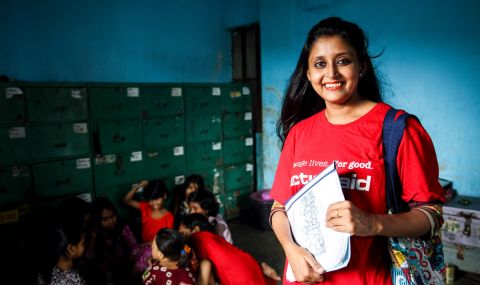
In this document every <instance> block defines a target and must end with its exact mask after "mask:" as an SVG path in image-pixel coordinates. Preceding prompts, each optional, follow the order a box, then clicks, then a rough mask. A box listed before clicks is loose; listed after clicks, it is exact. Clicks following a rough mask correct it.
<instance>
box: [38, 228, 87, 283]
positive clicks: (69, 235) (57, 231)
mask: <svg viewBox="0 0 480 285" xmlns="http://www.w3.org/2000/svg"><path fill="white" fill-rule="evenodd" d="M84 234H85V228H84V227H83V225H82V224H79V223H71V224H63V225H56V226H54V227H53V228H52V229H51V230H50V231H49V235H48V240H47V244H46V247H45V248H44V250H45V252H44V254H45V255H44V256H46V257H47V258H46V260H45V262H42V263H41V267H42V268H41V271H40V276H39V278H40V279H42V280H43V281H44V282H45V284H50V282H51V281H52V270H53V268H54V267H55V266H56V265H57V262H58V260H59V259H60V257H62V256H67V251H68V245H75V244H78V243H79V242H80V241H81V240H82V236H83V235H84Z"/></svg>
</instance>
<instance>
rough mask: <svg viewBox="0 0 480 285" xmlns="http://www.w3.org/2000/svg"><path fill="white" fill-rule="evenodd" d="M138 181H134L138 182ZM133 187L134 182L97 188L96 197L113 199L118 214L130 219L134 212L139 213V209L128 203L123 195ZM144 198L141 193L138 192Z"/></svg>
mask: <svg viewBox="0 0 480 285" xmlns="http://www.w3.org/2000/svg"><path fill="white" fill-rule="evenodd" d="M137 182H138V181H136V182H134V183H137ZM131 189H132V184H131V183H130V184H122V185H115V186H110V187H102V188H96V189H95V197H104V198H107V199H109V200H110V201H112V203H113V204H114V205H115V207H116V208H117V211H118V214H119V215H120V217H121V218H123V219H125V220H128V219H131V217H132V214H138V210H136V209H133V208H132V207H130V206H128V205H126V204H125V203H124V202H123V197H125V195H126V194H127V193H128V191H130V190H131ZM137 195H138V197H140V198H142V195H141V193H139V194H137ZM136 197H137V196H136Z"/></svg>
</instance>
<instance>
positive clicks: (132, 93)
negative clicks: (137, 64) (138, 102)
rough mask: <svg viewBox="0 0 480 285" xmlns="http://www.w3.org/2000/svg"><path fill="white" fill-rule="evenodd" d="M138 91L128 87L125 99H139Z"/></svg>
mask: <svg viewBox="0 0 480 285" xmlns="http://www.w3.org/2000/svg"><path fill="white" fill-rule="evenodd" d="M139 96H140V91H139V90H138V87H129V88H127V97H139Z"/></svg>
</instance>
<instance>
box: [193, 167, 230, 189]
mask: <svg viewBox="0 0 480 285" xmlns="http://www.w3.org/2000/svg"><path fill="white" fill-rule="evenodd" d="M192 174H198V175H200V176H202V177H203V180H204V182H205V187H206V188H207V189H208V190H210V191H211V192H212V193H213V194H220V193H223V184H224V182H223V168H222V167H214V168H205V169H197V170H192V171H189V173H188V175H192Z"/></svg>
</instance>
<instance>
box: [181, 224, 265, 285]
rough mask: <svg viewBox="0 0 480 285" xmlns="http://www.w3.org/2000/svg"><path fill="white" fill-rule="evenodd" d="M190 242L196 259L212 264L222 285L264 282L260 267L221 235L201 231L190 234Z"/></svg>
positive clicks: (245, 284)
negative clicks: (206, 260)
mask: <svg viewBox="0 0 480 285" xmlns="http://www.w3.org/2000/svg"><path fill="white" fill-rule="evenodd" d="M189 241H190V244H191V246H192V248H193V250H194V251H195V253H196V254H197V257H198V259H208V260H210V262H212V264H213V268H214V270H215V274H216V276H217V277H218V281H219V282H220V284H222V285H231V284H235V285H240V284H241V285H262V284H265V283H264V282H265V281H264V277H263V273H262V269H261V268H260V265H259V264H258V263H257V261H256V260H255V259H254V258H253V257H252V256H251V255H250V254H248V253H246V252H244V251H242V250H241V249H239V248H238V247H235V246H234V245H232V244H230V243H228V242H227V241H226V240H225V239H224V238H223V237H221V236H218V235H216V234H213V233H210V232H206V231H202V232H197V233H194V234H193V235H191V237H190V240H189Z"/></svg>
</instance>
